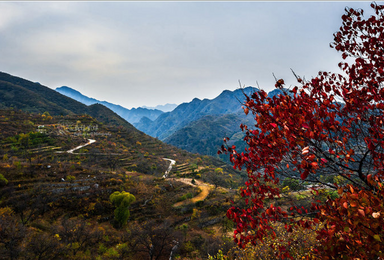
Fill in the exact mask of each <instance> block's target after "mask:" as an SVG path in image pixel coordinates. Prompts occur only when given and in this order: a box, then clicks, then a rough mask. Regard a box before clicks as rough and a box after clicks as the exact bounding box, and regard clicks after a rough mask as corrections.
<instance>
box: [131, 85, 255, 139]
mask: <svg viewBox="0 0 384 260" xmlns="http://www.w3.org/2000/svg"><path fill="white" fill-rule="evenodd" d="M243 91H244V92H245V93H247V94H250V93H252V92H254V91H256V89H255V88H253V87H247V88H244V89H237V90H235V91H229V90H224V91H223V92H222V93H221V94H220V95H219V96H218V97H216V98H214V99H212V100H209V99H203V100H200V99H198V98H195V99H193V100H192V101H191V102H189V103H183V104H181V105H179V106H178V107H176V108H175V109H174V110H173V111H171V112H167V113H164V114H162V115H160V116H159V117H158V118H157V119H156V120H154V121H152V122H150V121H148V120H147V119H142V120H141V121H140V122H138V123H135V124H134V126H135V127H136V128H137V129H139V130H141V131H143V132H144V133H146V134H148V135H150V136H153V137H157V138H159V139H160V140H165V139H166V138H167V137H168V136H170V135H171V134H173V133H174V132H176V131H177V130H179V129H181V128H183V127H185V126H187V125H188V124H189V123H191V122H193V121H196V120H198V119H200V118H202V117H204V116H207V115H216V116H219V115H225V114H233V113H237V112H239V111H242V108H241V102H242V100H243V99H244V95H243Z"/></svg>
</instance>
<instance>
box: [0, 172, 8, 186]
mask: <svg viewBox="0 0 384 260" xmlns="http://www.w3.org/2000/svg"><path fill="white" fill-rule="evenodd" d="M7 184H8V180H7V179H6V178H5V177H4V176H3V175H2V174H1V173H0V187H2V186H5V185H7Z"/></svg>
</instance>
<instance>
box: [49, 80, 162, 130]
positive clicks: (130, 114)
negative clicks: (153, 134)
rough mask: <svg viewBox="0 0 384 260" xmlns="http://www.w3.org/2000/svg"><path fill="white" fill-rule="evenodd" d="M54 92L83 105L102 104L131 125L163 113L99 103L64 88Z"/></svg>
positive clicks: (105, 102)
mask: <svg viewBox="0 0 384 260" xmlns="http://www.w3.org/2000/svg"><path fill="white" fill-rule="evenodd" d="M56 91H57V92H59V93H61V94H63V95H65V96H67V97H70V98H73V99H75V100H77V101H79V102H81V103H83V104H85V105H92V104H102V105H104V106H106V107H108V108H109V109H111V110H112V111H113V112H115V113H116V114H118V115H119V116H121V117H122V118H124V119H125V120H127V121H128V122H129V123H131V124H133V123H137V122H139V121H140V119H141V118H142V117H144V116H145V117H148V118H149V119H151V120H155V119H156V118H157V117H158V116H159V115H161V114H162V113H163V111H161V110H158V109H147V108H141V107H138V108H132V109H128V108H125V107H122V106H120V105H115V104H112V103H109V102H107V101H100V100H97V99H94V98H90V97H87V96H85V95H83V94H81V93H80V92H79V91H77V90H75V89H72V88H70V87H66V86H63V87H59V88H56Z"/></svg>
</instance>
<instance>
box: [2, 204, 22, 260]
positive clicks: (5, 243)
mask: <svg viewBox="0 0 384 260" xmlns="http://www.w3.org/2000/svg"><path fill="white" fill-rule="evenodd" d="M26 233H27V229H26V228H25V227H24V226H23V225H21V224H19V222H18V221H17V220H16V218H15V217H14V215H13V212H12V210H11V209H10V208H0V253H1V254H0V259H18V257H19V254H20V253H21V251H22V248H21V246H20V244H21V242H22V240H23V239H24V237H25V235H26Z"/></svg>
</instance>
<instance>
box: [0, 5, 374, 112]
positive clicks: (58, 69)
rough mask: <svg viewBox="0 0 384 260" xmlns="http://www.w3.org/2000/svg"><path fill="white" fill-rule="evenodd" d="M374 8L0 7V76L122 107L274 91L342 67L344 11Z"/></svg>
mask: <svg viewBox="0 0 384 260" xmlns="http://www.w3.org/2000/svg"><path fill="white" fill-rule="evenodd" d="M347 5H348V6H351V7H362V8H364V9H365V10H366V11H368V9H369V8H368V6H369V3H368V2H48V3H46V2H0V9H1V10H2V16H1V17H0V46H1V48H0V56H1V57H2V59H1V61H0V70H2V71H4V72H8V73H11V74H13V75H17V76H20V77H24V78H27V79H30V80H33V81H39V82H40V83H42V84H43V85H46V86H49V87H51V88H56V87H59V86H62V85H66V86H70V87H73V88H75V89H77V90H79V91H81V92H82V93H84V94H85V95H88V96H92V97H95V98H97V99H101V100H108V101H110V102H113V103H117V104H121V105H123V106H125V107H128V108H130V107H137V106H142V105H147V106H154V105H157V104H165V103H182V102H189V101H190V100H192V99H193V98H194V97H198V98H214V97H215V96H217V95H218V94H220V92H221V91H222V90H224V89H231V90H233V89H236V88H237V87H238V83H237V81H238V80H241V82H242V83H243V84H244V85H246V86H248V85H253V86H255V85H256V81H257V82H258V83H259V85H260V87H262V88H264V89H266V90H272V89H273V86H274V79H273V76H272V73H275V75H276V76H277V77H279V78H284V79H286V82H287V83H288V84H295V81H294V78H293V75H292V73H291V71H290V68H292V69H294V70H295V71H296V72H297V73H298V74H299V75H301V76H306V77H307V78H311V77H312V76H315V75H316V74H317V72H318V71H319V70H333V71H335V70H337V63H338V61H339V60H340V57H339V54H338V53H337V52H336V51H335V50H333V49H330V48H329V43H330V42H331V41H332V39H333V37H332V34H333V33H334V32H336V31H337V30H338V28H339V27H340V25H341V18H340V17H341V15H342V14H343V13H344V7H345V6H347Z"/></svg>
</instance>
